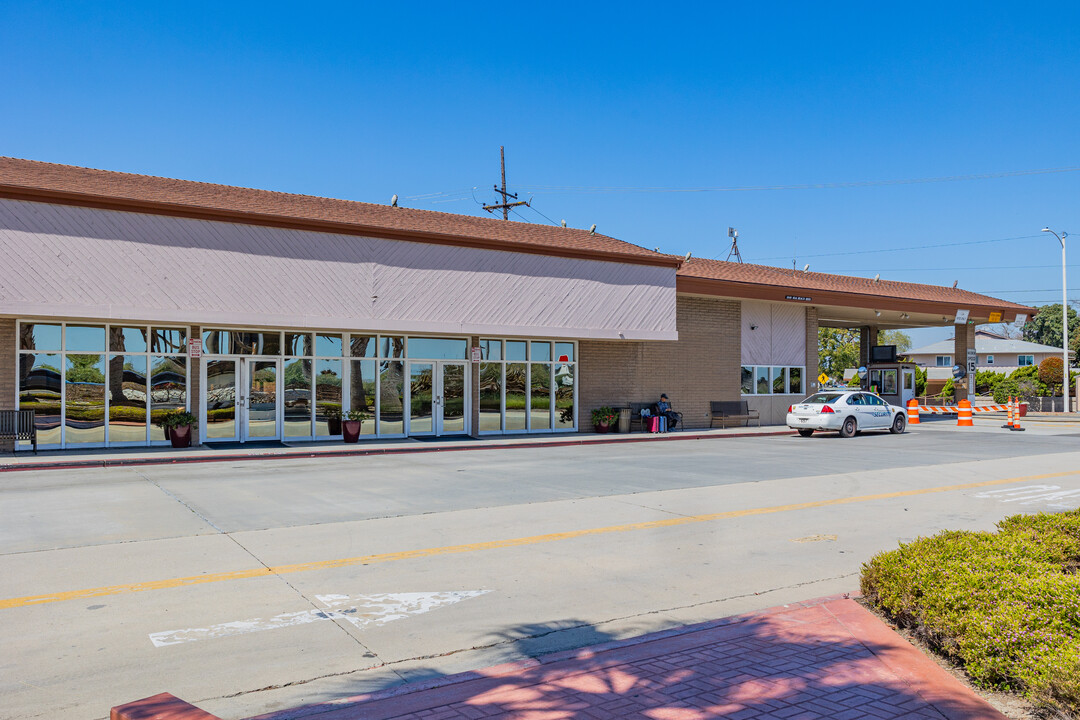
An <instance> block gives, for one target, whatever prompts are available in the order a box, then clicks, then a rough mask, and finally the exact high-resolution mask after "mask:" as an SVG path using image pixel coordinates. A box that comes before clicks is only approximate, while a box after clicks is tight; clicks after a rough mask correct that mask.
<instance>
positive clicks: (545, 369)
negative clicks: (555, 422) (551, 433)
mask: <svg viewBox="0 0 1080 720" xmlns="http://www.w3.org/2000/svg"><path fill="white" fill-rule="evenodd" d="M529 370H530V374H529V380H530V394H531V396H532V401H531V402H530V404H529V429H530V430H550V429H551V366H550V365H546V364H545V365H540V364H530V365H529Z"/></svg>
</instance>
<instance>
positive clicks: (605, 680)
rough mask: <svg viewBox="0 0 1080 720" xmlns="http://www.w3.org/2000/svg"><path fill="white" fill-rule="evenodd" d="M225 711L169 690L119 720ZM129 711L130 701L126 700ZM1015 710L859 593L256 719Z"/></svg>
mask: <svg viewBox="0 0 1080 720" xmlns="http://www.w3.org/2000/svg"><path fill="white" fill-rule="evenodd" d="M143 709H146V710H151V709H152V710H153V711H157V712H162V711H167V710H170V709H172V710H176V711H177V712H178V713H179V712H181V711H183V712H188V713H191V714H190V715H188V714H175V715H158V716H157V717H171V718H175V719H176V720H181V719H182V718H183V719H184V720H187V719H188V718H191V719H192V720H194V719H195V718H201V719H202V720H213V716H211V715H207V714H202V711H200V710H198V709H197V708H193V707H191V706H188V705H187V704H186V703H180V702H179V701H175V699H172V698H171V696H168V695H160V696H156V697H155V698H148V699H147V700H146V701H140V703H133V704H131V705H129V706H124V707H121V708H116V709H114V715H113V718H114V720H120V719H124V720H135V719H136V718H150V717H155V715H151V714H140V711H141V710H143ZM118 710H119V711H120V712H117V711H118ZM487 717H499V718H517V719H519V720H526V719H530V720H557V719H561V718H567V719H568V718H589V719H596V720H598V719H601V718H649V719H650V720H703V719H704V718H718V717H723V718H732V719H733V720H752V719H753V720H757V719H761V720H764V719H765V718H775V719H777V720H796V719H798V720H813V719H815V718H830V719H831V720H850V719H853V718H873V719H876V720H889V719H891V718H938V719H941V718H949V719H951V720H977V719H978V720H1003V719H1004V718H1005V716H1004V715H1002V714H1000V713H999V712H997V711H996V710H995V709H993V708H992V707H991V706H990V705H989V704H988V703H986V702H985V701H983V700H982V699H981V698H979V697H978V696H976V695H975V694H973V693H972V692H971V691H970V690H968V689H967V688H966V687H965V686H964V685H963V684H961V683H960V682H959V681H958V680H956V679H955V678H954V677H953V676H952V675H950V674H949V673H948V672H946V671H945V670H943V669H941V668H940V667H939V666H938V665H937V664H936V663H934V662H933V661H932V660H930V659H928V658H927V657H926V656H925V655H923V653H922V652H921V651H920V650H918V649H917V648H915V647H912V646H911V645H910V644H909V643H907V642H906V641H905V640H904V639H903V638H901V637H900V636H898V635H897V634H896V633H895V632H893V631H892V630H891V629H890V628H889V627H888V626H886V625H884V624H883V623H882V622H881V621H879V620H878V619H877V618H876V617H875V616H874V615H873V614H871V613H870V612H868V611H867V610H865V609H864V608H863V607H862V606H860V605H859V604H858V603H856V602H855V601H854V600H850V599H846V598H841V597H832V598H820V599H817V600H810V601H806V602H803V603H798V604H793V605H786V606H783V607H776V608H772V609H769V610H764V611H761V612H756V613H749V614H746V615H739V616H734V617H729V618H724V619H721V620H716V621H712V622H708V623H702V624H699V625H692V626H687V627H682V628H676V629H673V630H668V631H663V632H659V633H653V634H650V635H644V636H642V637H638V638H633V639H630V640H624V641H617V642H611V643H606V644H604V645H598V646H594V647H591V648H585V649H582V650H575V651H569V652H564V653H556V654H553V655H548V656H544V657H540V658H538V659H530V660H524V661H520V662H516V663H510V664H506V665H499V666H496V667H491V668H486V669H483V670H477V671H474V672H468V673H463V674H460V675H450V676H445V677H439V678H435V679H432V680H427V681H423V682H417V683H412V684H408V685H403V686H400V687H395V688H390V689H388V690H384V691H381V692H376V693H372V694H368V695H360V696H356V697H348V698H343V699H340V700H335V701H332V702H326V703H320V704H315V705H308V706H304V707H299V708H293V709H291V710H287V711H281V712H274V713H270V714H267V715H262V716H259V718H257V719H253V720H297V719H299V718H315V719H316V720H361V719H362V720H390V719H391V718H398V719H401V720H405V719H409V720H421V719H422V718H430V719H432V720H434V719H438V720H458V719H459V718H460V719H462V720H465V719H469V720H472V719H474V718H487Z"/></svg>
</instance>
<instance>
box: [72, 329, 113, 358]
mask: <svg viewBox="0 0 1080 720" xmlns="http://www.w3.org/2000/svg"><path fill="white" fill-rule="evenodd" d="M64 349H65V350H67V351H68V352H79V353H97V352H104V351H105V328H104V327H102V326H100V325H68V326H67V328H66V329H65V333H64Z"/></svg>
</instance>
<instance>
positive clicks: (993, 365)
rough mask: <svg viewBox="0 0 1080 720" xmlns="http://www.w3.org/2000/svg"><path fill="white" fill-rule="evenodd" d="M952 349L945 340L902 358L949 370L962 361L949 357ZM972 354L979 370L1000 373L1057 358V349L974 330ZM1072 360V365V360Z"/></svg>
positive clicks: (918, 363)
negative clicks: (977, 356) (976, 359)
mask: <svg viewBox="0 0 1080 720" xmlns="http://www.w3.org/2000/svg"><path fill="white" fill-rule="evenodd" d="M953 348H954V344H953V339H952V338H949V339H948V340H942V341H940V342H936V343H932V344H930V345H924V346H923V347H920V348H914V349H912V350H909V351H908V352H906V353H904V357H906V358H908V359H909V360H910V361H911V362H913V363H915V364H917V365H919V366H920V367H925V368H934V367H941V368H952V366H953V365H957V364H962V363H963V361H964V358H960V359H959V360H958V359H957V358H955V357H953ZM975 352H977V353H978V355H979V360H978V368H979V370H993V371H995V372H1004V373H1010V372H1012V371H1013V370H1016V369H1017V368H1020V367H1025V366H1027V365H1038V364H1039V363H1041V362H1042V361H1043V360H1045V359H1046V358H1048V357H1057V358H1059V357H1061V348H1056V347H1053V346H1052V345H1040V344H1039V343H1033V342H1028V341H1026V340H1014V339H1012V338H1008V337H1005V336H1004V335H999V334H998V333H993V332H990V331H989V330H976V331H975ZM1073 361H1074V362H1075V358H1073Z"/></svg>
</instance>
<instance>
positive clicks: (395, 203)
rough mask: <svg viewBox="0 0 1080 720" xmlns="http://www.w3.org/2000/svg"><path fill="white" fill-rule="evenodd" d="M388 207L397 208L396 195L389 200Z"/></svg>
mask: <svg viewBox="0 0 1080 720" xmlns="http://www.w3.org/2000/svg"><path fill="white" fill-rule="evenodd" d="M390 207H397V195H394V197H392V198H390Z"/></svg>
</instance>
